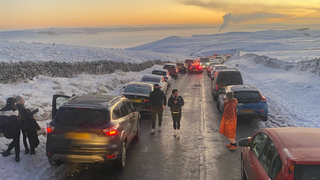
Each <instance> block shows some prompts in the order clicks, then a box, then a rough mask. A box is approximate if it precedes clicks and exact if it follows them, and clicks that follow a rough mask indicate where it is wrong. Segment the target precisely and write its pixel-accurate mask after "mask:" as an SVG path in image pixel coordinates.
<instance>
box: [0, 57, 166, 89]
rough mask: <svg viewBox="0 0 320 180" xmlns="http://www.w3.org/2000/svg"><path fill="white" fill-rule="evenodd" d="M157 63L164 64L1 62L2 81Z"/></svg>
mask: <svg viewBox="0 0 320 180" xmlns="http://www.w3.org/2000/svg"><path fill="white" fill-rule="evenodd" d="M155 64H158V65H163V64H164V62H163V61H161V60H154V61H146V62H143V63H139V64H138V63H125V62H118V61H107V60H102V61H93V62H73V63H69V62H54V61H47V62H32V61H26V62H19V63H6V62H0V83H12V82H16V81H19V80H23V79H32V78H34V77H36V76H38V75H43V76H49V77H65V78H70V77H72V76H74V75H78V74H93V75H99V74H110V73H113V72H114V71H115V70H121V71H124V72H127V71H135V72H137V71H142V70H144V69H147V68H150V67H152V66H154V65H155Z"/></svg>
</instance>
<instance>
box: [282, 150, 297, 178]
mask: <svg viewBox="0 0 320 180" xmlns="http://www.w3.org/2000/svg"><path fill="white" fill-rule="evenodd" d="M283 152H284V154H285V156H287V167H288V174H287V176H286V180H293V179H294V165H295V161H294V160H293V157H292V155H291V153H290V152H289V150H288V149H287V148H285V149H284V150H283Z"/></svg>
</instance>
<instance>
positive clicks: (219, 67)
mask: <svg viewBox="0 0 320 180" xmlns="http://www.w3.org/2000/svg"><path fill="white" fill-rule="evenodd" d="M214 67H215V68H216V69H228V67H227V66H214Z"/></svg>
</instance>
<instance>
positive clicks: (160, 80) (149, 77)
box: [140, 74, 168, 94]
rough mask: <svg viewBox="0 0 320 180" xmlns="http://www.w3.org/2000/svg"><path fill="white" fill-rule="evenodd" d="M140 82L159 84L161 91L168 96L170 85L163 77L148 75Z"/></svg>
mask: <svg viewBox="0 0 320 180" xmlns="http://www.w3.org/2000/svg"><path fill="white" fill-rule="evenodd" d="M140 82H145V83H151V84H159V85H160V89H161V91H163V92H164V93H165V94H167V90H168V85H167V82H166V81H165V79H164V77H163V76H159V75H154V74H146V75H144V76H143V77H142V78H141V81H140Z"/></svg>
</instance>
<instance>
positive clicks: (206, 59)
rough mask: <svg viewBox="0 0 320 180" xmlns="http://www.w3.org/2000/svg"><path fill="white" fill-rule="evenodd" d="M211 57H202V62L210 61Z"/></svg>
mask: <svg viewBox="0 0 320 180" xmlns="http://www.w3.org/2000/svg"><path fill="white" fill-rule="evenodd" d="M209 61H210V59H209V58H200V62H209Z"/></svg>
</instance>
